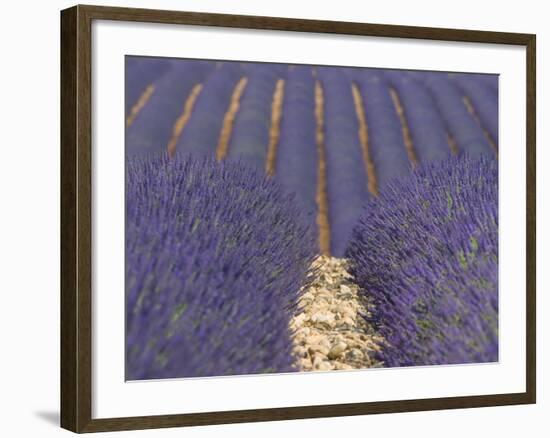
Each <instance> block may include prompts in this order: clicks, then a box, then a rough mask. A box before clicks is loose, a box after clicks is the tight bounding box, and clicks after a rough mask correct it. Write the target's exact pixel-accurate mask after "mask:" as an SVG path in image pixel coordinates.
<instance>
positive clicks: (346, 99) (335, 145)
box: [317, 67, 368, 257]
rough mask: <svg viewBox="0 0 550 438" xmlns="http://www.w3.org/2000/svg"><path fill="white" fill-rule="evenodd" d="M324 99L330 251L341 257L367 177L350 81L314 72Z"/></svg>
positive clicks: (328, 71)
mask: <svg viewBox="0 0 550 438" xmlns="http://www.w3.org/2000/svg"><path fill="white" fill-rule="evenodd" d="M317 72H318V76H319V79H320V81H321V83H322V87H323V96H324V105H323V111H324V146H325V151H326V177H327V197H328V205H329V208H328V215H329V224H330V250H331V254H332V255H333V256H336V257H342V256H343V254H344V251H345V247H346V244H347V242H348V239H349V237H350V234H351V231H352V229H353V226H354V225H355V223H356V221H357V219H358V217H359V214H360V213H361V206H362V205H363V203H364V202H365V201H366V199H367V198H368V192H367V175H366V170H365V164H364V161H363V155H362V152H361V144H360V143H359V138H358V135H357V133H358V129H359V125H358V121H357V115H356V113H355V107H354V101H353V96H352V92H351V80H350V79H349V78H348V77H347V76H346V75H344V74H342V73H341V72H340V71H339V69H338V68H332V67H320V68H318V69H317Z"/></svg>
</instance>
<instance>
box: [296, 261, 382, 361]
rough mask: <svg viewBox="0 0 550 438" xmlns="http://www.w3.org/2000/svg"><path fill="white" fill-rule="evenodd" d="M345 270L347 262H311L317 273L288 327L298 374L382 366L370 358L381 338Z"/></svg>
mask: <svg viewBox="0 0 550 438" xmlns="http://www.w3.org/2000/svg"><path fill="white" fill-rule="evenodd" d="M346 268H347V261H346V260H345V259H339V258H335V257H327V256H320V257H319V258H317V259H316V260H315V262H314V263H313V269H314V270H315V271H316V272H317V274H316V276H315V279H314V280H313V282H312V284H311V286H309V287H308V288H307V289H306V290H305V291H304V293H303V295H302V297H301V299H300V302H299V308H300V310H299V311H298V313H297V314H296V316H295V317H294V318H293V319H292V321H291V324H290V328H291V330H293V332H294V333H295V334H294V352H295V354H296V356H297V365H298V366H299V368H300V369H301V370H302V371H328V370H350V369H363V368H373V367H380V366H382V364H381V363H380V362H377V361H376V360H375V359H374V358H373V355H374V353H375V352H376V351H377V350H378V349H379V346H378V344H379V343H380V342H381V340H382V339H381V338H380V336H378V335H377V334H376V333H375V331H374V330H373V328H372V327H370V325H369V324H368V323H367V322H366V321H365V319H364V318H363V317H362V316H361V314H366V313H368V302H367V301H366V299H365V298H364V297H363V296H361V295H359V292H358V287H357V285H356V284H354V283H353V278H352V276H351V275H350V274H349V273H348V272H347V270H346Z"/></svg>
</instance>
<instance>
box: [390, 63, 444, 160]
mask: <svg viewBox="0 0 550 438" xmlns="http://www.w3.org/2000/svg"><path fill="white" fill-rule="evenodd" d="M384 75H385V76H386V77H387V78H388V80H389V82H390V84H391V86H392V87H393V88H395V90H396V92H397V94H398V95H399V98H400V100H401V103H402V105H403V109H404V112H405V119H406V121H407V125H408V128H409V130H410V133H411V138H412V142H413V145H414V152H415V154H416V158H417V159H418V161H419V162H420V163H426V162H430V161H435V160H441V159H444V158H447V157H448V156H449V154H450V152H451V151H450V147H449V144H448V139H447V130H446V128H445V123H444V121H443V119H442V118H441V114H440V113H439V111H437V108H436V106H435V102H434V101H433V99H432V97H431V96H430V94H429V92H428V91H427V90H426V88H425V87H424V86H422V85H421V84H419V83H418V82H417V81H415V80H414V79H413V77H412V76H411V75H410V74H409V72H405V71H398V70H386V71H385V72H384Z"/></svg>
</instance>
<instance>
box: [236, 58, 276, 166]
mask: <svg viewBox="0 0 550 438" xmlns="http://www.w3.org/2000/svg"><path fill="white" fill-rule="evenodd" d="M284 71H285V69H284V68H283V67H282V66H276V65H269V64H251V65H249V66H248V67H247V69H246V72H247V78H248V81H247V85H246V89H245V91H244V94H243V96H242V98H241V101H240V105H239V111H238V113H237V117H236V119H235V123H234V126H233V130H232V135H231V140H230V143H229V152H228V158H231V159H239V160H241V161H242V162H244V163H246V164H248V165H250V166H253V167H255V168H256V169H258V170H264V169H265V166H266V158H267V147H268V145H269V130H270V126H271V104H272V101H273V93H274V91H275V85H276V83H277V79H278V78H280V77H282V76H283V75H284Z"/></svg>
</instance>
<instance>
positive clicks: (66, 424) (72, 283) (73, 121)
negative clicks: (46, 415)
mask: <svg viewBox="0 0 550 438" xmlns="http://www.w3.org/2000/svg"><path fill="white" fill-rule="evenodd" d="M76 18H77V8H76V7H73V8H70V9H66V10H63V11H61V35H60V36H61V84H60V89H61V102H60V104H61V115H60V116H61V117H60V119H61V175H60V177H61V203H60V204H61V224H60V225H61V229H60V234H61V248H60V250H61V313H60V314H61V345H60V354H61V357H60V359H61V376H60V380H61V400H60V408H61V416H60V421H61V427H63V428H65V429H68V430H71V431H73V432H75V431H76V429H77V428H78V421H77V415H76V406H77V404H78V398H77V392H78V374H77V358H76V352H77V345H78V344H77V338H76V335H77V330H76V329H77V327H76V324H77V314H76V302H77V296H76V295H77V290H76V279H77V274H76V264H75V263H76V256H77V254H76V253H77V251H76V128H77V116H76V104H77V94H76V90H77V80H76V70H77V68H76V59H77V48H76V41H77V20H76Z"/></svg>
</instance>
